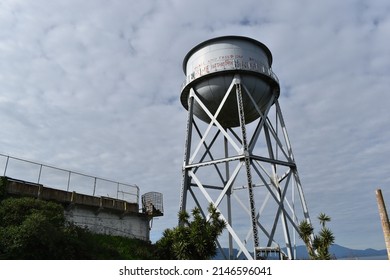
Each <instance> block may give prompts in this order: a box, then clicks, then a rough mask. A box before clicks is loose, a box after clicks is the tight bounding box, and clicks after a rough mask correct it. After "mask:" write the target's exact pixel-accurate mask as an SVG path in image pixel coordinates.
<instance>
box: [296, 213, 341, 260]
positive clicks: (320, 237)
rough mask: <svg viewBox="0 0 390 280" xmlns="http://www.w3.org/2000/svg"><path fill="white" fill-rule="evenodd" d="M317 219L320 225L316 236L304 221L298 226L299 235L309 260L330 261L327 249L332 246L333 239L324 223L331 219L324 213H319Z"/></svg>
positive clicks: (309, 225)
mask: <svg viewBox="0 0 390 280" xmlns="http://www.w3.org/2000/svg"><path fill="white" fill-rule="evenodd" d="M317 218H318V220H319V221H320V225H321V230H320V232H319V233H318V234H316V235H314V234H313V233H314V228H313V227H312V225H311V224H310V223H309V222H307V221H306V220H305V221H302V222H301V223H300V224H299V227H298V228H299V235H300V237H301V239H302V240H303V242H304V243H305V245H306V248H307V252H308V254H309V257H310V259H312V260H330V259H331V255H330V253H329V248H330V246H331V245H332V244H334V241H335V237H334V235H333V232H332V231H331V230H330V229H329V228H327V227H326V223H327V222H330V221H331V219H330V217H329V216H328V215H326V214H324V213H321V214H320V215H319V216H318V217H317Z"/></svg>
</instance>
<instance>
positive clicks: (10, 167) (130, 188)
mask: <svg viewBox="0 0 390 280" xmlns="http://www.w3.org/2000/svg"><path fill="white" fill-rule="evenodd" d="M0 168H2V169H0V170H4V172H3V174H2V175H3V176H6V177H10V178H14V179H17V180H22V181H27V182H31V183H36V184H41V185H44V186H46V187H50V188H54V189H60V190H66V191H69V192H77V193H82V194H86V195H92V196H99V197H100V196H103V197H111V198H116V199H121V200H125V201H127V202H130V203H137V204H138V202H139V187H138V186H137V185H130V184H126V183H120V182H116V181H112V180H109V179H103V178H99V177H96V176H91V175H87V174H83V173H80V172H75V171H70V170H66V169H62V168H58V167H54V166H49V165H46V164H42V163H37V162H33V161H30V160H25V159H21V158H16V157H12V156H8V155H4V154H0Z"/></svg>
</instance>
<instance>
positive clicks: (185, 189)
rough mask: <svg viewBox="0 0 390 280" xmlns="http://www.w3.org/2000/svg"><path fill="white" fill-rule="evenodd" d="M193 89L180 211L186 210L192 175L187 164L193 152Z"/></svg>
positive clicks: (190, 99) (189, 110) (189, 103)
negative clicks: (190, 175) (189, 173)
mask: <svg viewBox="0 0 390 280" xmlns="http://www.w3.org/2000/svg"><path fill="white" fill-rule="evenodd" d="M192 92H193V89H191V90H190V96H189V98H188V117H187V134H186V140H185V149H184V162H183V178H182V185H181V194H180V195H181V197H180V211H186V207H187V193H188V189H189V187H190V180H191V179H190V177H189V175H188V168H187V165H188V163H189V160H190V153H191V138H192V122H193V107H194V106H193V104H194V97H193V96H192Z"/></svg>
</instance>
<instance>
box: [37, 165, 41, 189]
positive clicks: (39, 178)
mask: <svg viewBox="0 0 390 280" xmlns="http://www.w3.org/2000/svg"><path fill="white" fill-rule="evenodd" d="M41 173H42V164H40V167H39V175H38V182H37V183H38V184H39V181H40V180H41Z"/></svg>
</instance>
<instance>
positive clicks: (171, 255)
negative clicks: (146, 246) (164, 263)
mask: <svg viewBox="0 0 390 280" xmlns="http://www.w3.org/2000/svg"><path fill="white" fill-rule="evenodd" d="M208 212H209V219H208V220H206V219H205V218H204V217H203V216H202V214H201V211H200V210H199V208H194V209H193V210H192V216H193V219H192V220H190V215H189V214H188V213H187V212H185V211H182V212H179V214H178V216H179V226H177V227H175V228H173V229H166V230H165V231H164V232H163V237H162V238H161V239H160V240H159V241H157V242H156V247H157V250H156V251H157V252H156V253H157V254H158V256H159V258H160V259H176V260H207V259H211V258H212V257H213V256H215V254H216V252H217V245H216V241H217V239H218V237H219V236H220V235H221V233H222V231H223V230H224V229H225V227H226V223H225V221H224V220H222V219H221V218H220V213H219V212H218V211H217V210H216V208H215V207H213V205H212V204H210V205H209V207H208Z"/></svg>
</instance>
